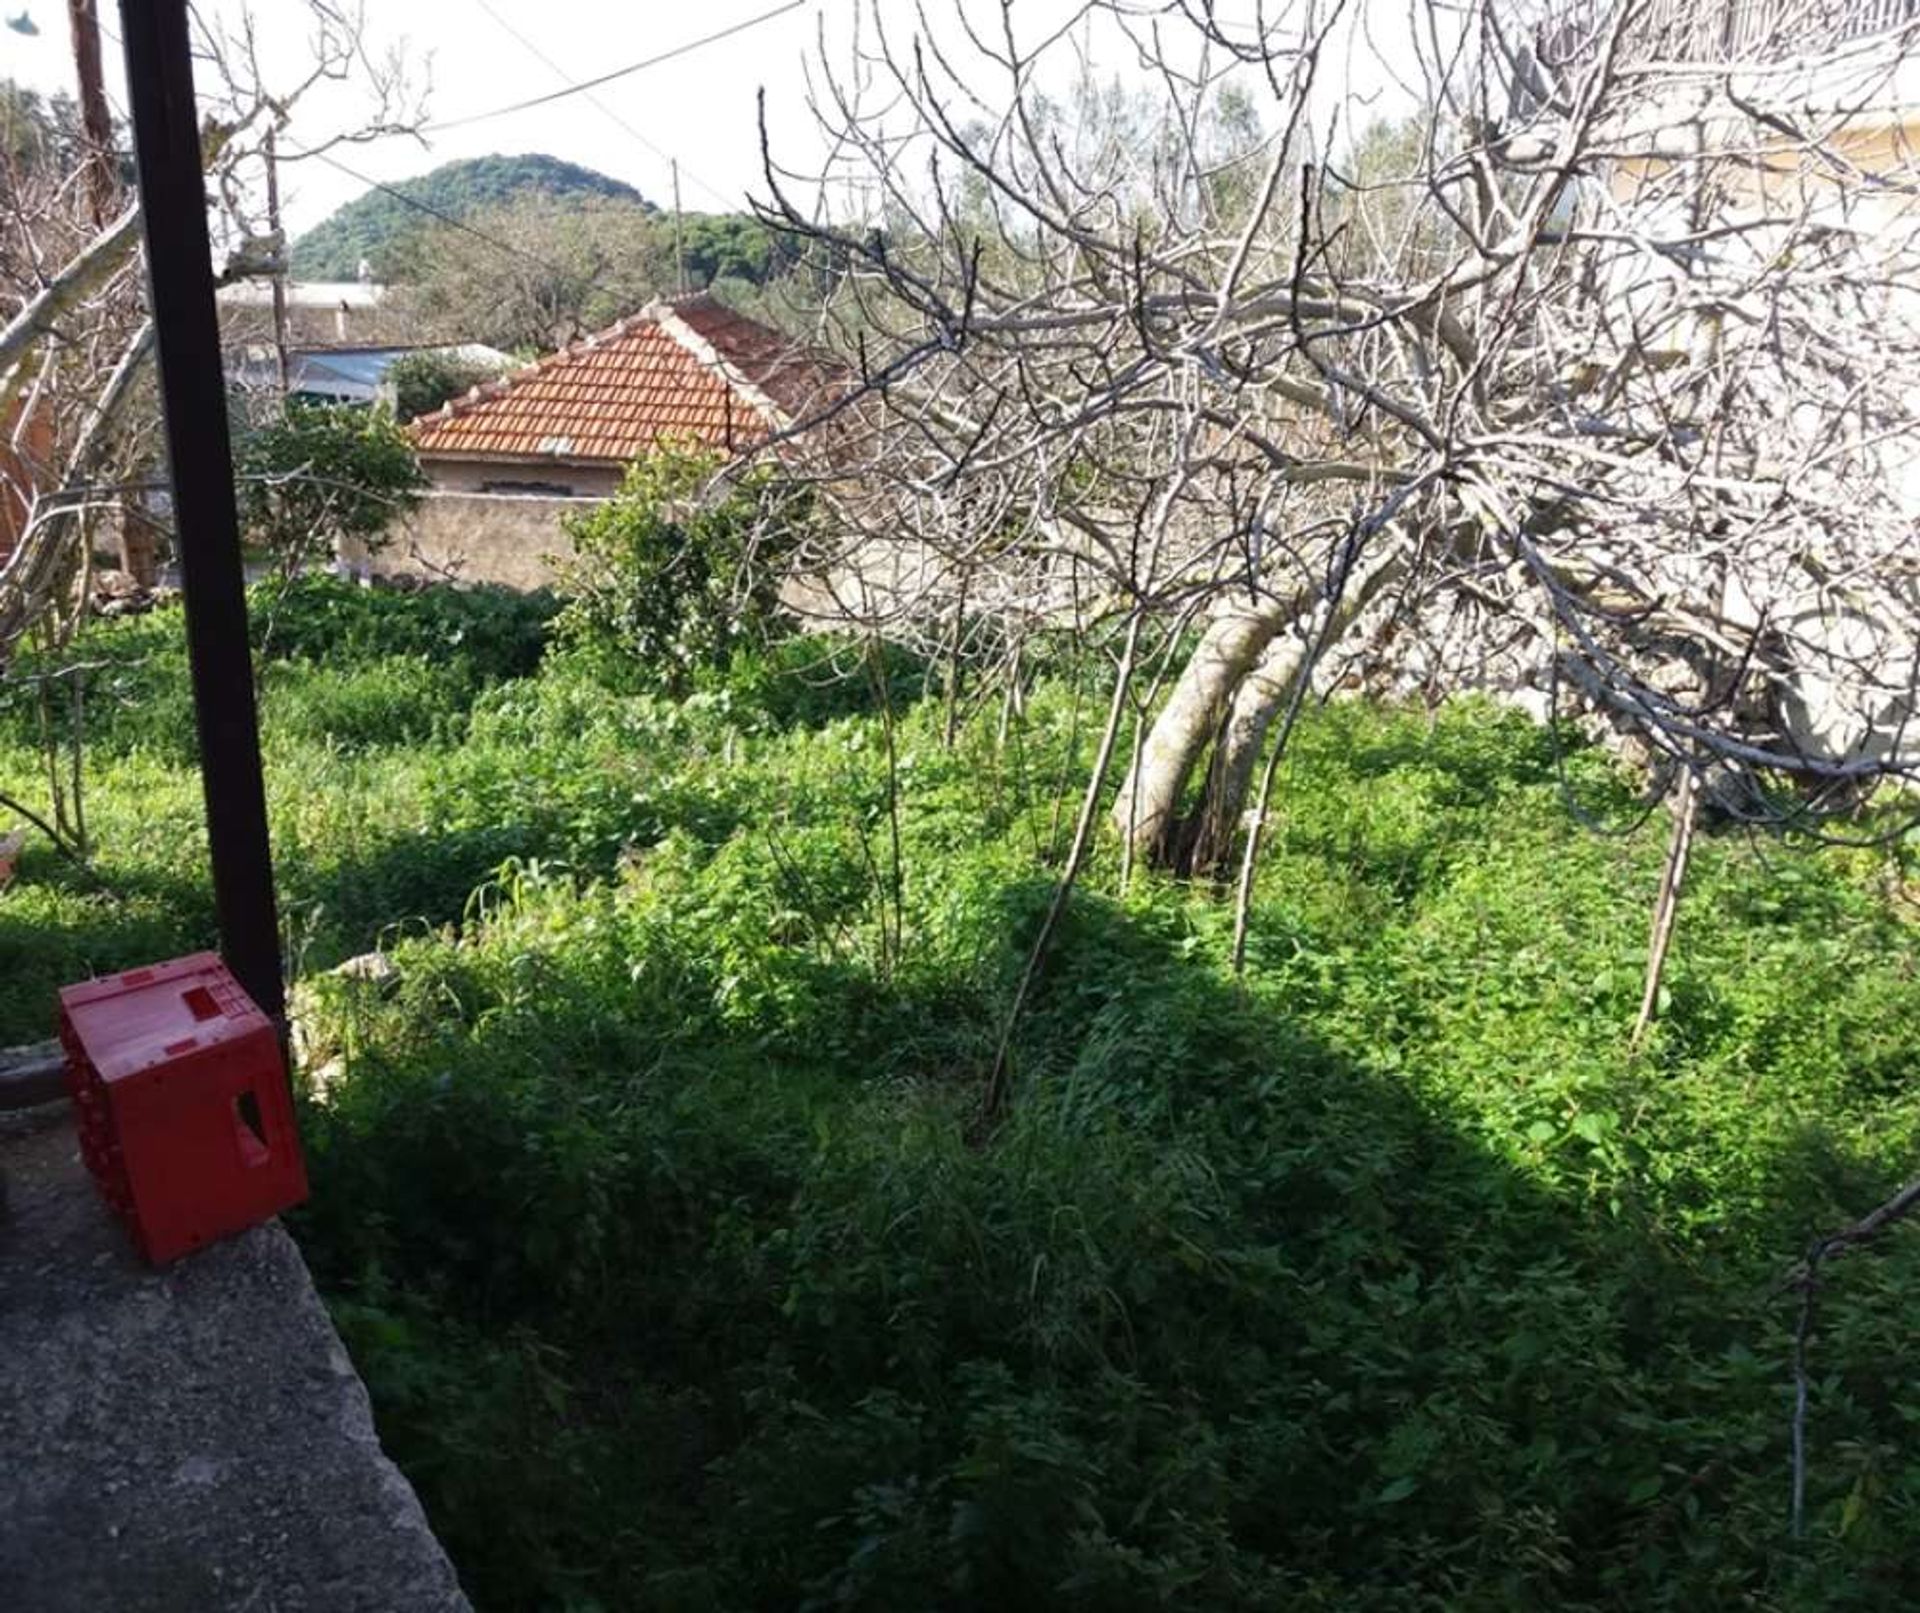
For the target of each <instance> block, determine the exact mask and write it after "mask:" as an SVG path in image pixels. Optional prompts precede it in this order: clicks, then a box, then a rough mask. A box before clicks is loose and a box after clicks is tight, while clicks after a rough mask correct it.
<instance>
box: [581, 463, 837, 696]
mask: <svg viewBox="0 0 1920 1613" xmlns="http://www.w3.org/2000/svg"><path fill="white" fill-rule="evenodd" d="M721 463H722V461H721V458H720V456H719V455H718V454H716V453H712V452H709V451H706V450H703V449H699V448H694V447H687V446H675V445H666V446H663V447H661V448H660V449H658V450H657V451H656V452H654V453H653V454H650V455H649V456H647V457H646V458H645V459H641V460H638V461H636V462H635V463H634V465H633V466H632V467H631V468H630V469H629V470H628V472H627V476H626V480H625V481H624V482H622V483H621V486H620V491H619V492H618V493H617V494H615V495H614V497H613V498H611V499H610V500H608V501H607V502H606V503H604V504H600V505H596V506H595V507H594V508H593V509H591V510H588V511H585V512H582V513H580V514H577V515H573V516H570V517H568V519H567V522H566V530H567V536H568V537H569V538H570V539H572V542H573V548H574V552H575V558H574V559H572V560H571V561H568V562H567V563H565V564H564V565H563V566H562V568H561V581H560V589H561V592H562V594H563V595H565V596H566V597H567V606H566V609H565V610H564V611H562V612H561V614H560V619H559V622H558V624H557V627H558V632H559V634H560V637H561V638H562V639H563V640H564V641H566V642H568V643H571V644H574V645H577V646H579V647H580V648H582V649H583V650H585V651H586V652H588V653H589V654H591V655H593V656H595V657H596V658H597V659H598V660H599V662H600V663H601V664H602V665H603V666H604V667H606V668H607V669H609V670H610V671H612V672H614V673H615V674H616V675H620V674H621V673H622V672H624V673H625V674H626V675H627V676H628V677H633V676H637V677H638V678H639V679H640V680H641V681H642V682H647V683H652V684H655V685H657V686H658V687H661V688H664V689H665V690H666V691H667V692H668V693H669V694H673V695H676V696H677V695H682V694H685V693H686V692H687V690H688V689H689V688H691V687H692V686H693V684H694V682H695V680H696V678H697V677H698V676H699V675H700V674H702V673H706V672H716V671H722V672H723V671H725V670H726V668H727V667H728V666H729V665H730V664H731V662H732V660H733V657H734V655H735V654H736V652H737V651H738V650H739V649H740V648H741V647H742V646H744V645H748V644H752V643H755V642H757V641H759V640H761V639H764V638H766V637H767V636H768V635H770V634H771V633H773V632H774V631H775V628H776V625H777V616H776V612H777V609H778V606H779V597H780V584H781V582H782V580H783V575H784V568H785V564H786V561H787V559H788V557H789V555H790V554H791V552H792V549H793V546H794V544H795V542H796V541H797V537H798V533H799V529H800V525H801V523H802V522H803V521H804V519H805V506H804V500H803V499H802V497H801V496H800V495H797V494H795V493H793V492H791V491H788V490H785V489H782V488H781V487H780V486H779V485H778V484H777V483H776V482H775V481H774V479H773V478H772V477H771V476H770V475H769V474H768V473H766V472H764V471H749V472H748V473H746V474H745V475H744V476H740V477H735V478H727V479H722V478H720V477H719V476H718V472H719V470H720V466H721Z"/></svg>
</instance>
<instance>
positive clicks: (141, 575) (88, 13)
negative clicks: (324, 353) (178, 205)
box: [67, 0, 159, 588]
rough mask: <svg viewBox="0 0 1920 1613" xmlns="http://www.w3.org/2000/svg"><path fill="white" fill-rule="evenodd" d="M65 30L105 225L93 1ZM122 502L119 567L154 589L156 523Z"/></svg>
mask: <svg viewBox="0 0 1920 1613" xmlns="http://www.w3.org/2000/svg"><path fill="white" fill-rule="evenodd" d="M67 33H68V34H69V36H70V37H71V38H72V40H73V74H74V78H75V79H76V80H77V81H78V83H79V88H80V126H81V128H82V130H83V131H84V132H85V134H86V141H87V161H86V170H87V208H88V211H89V212H90V213H91V214H92V215H93V227H94V228H95V229H97V230H98V229H105V228H106V226H107V223H108V221H109V220H110V219H112V218H113V216H114V215H115V213H116V212H118V211H119V208H118V203H119V200H120V197H119V191H120V164H119V159H118V157H117V156H116V155H115V152H114V149H113V113H112V112H111V111H109V110H108V108H107V89H106V85H105V83H104V82H103V80H102V74H101V68H100V16H99V12H98V11H97V10H96V8H95V6H94V0H67ZM118 503H119V506H120V565H121V567H122V569H123V570H125V572H126V574H127V575H128V576H129V577H131V578H132V579H133V580H134V582H135V583H137V584H138V585H139V586H140V587H142V588H151V587H152V586H153V585H154V583H155V581H156V580H157V579H158V577H159V556H158V554H157V552H156V547H155V544H154V535H153V527H152V525H151V523H150V522H149V521H148V519H147V512H146V511H145V510H144V509H143V508H141V506H140V502H139V500H138V498H136V497H135V496H134V495H133V494H131V493H123V494H121V495H120V498H119V500H118ZM89 524H90V523H89Z"/></svg>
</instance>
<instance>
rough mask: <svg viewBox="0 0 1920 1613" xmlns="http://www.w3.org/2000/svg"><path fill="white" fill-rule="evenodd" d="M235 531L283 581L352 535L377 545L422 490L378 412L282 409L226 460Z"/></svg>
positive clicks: (399, 439) (393, 428) (393, 429)
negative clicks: (258, 548) (235, 479)
mask: <svg viewBox="0 0 1920 1613" xmlns="http://www.w3.org/2000/svg"><path fill="white" fill-rule="evenodd" d="M235 468H236V472H237V474H238V476H239V479H240V485H239V501H240V520H241V526H242V528H243V530H244V531H245V532H246V533H247V534H248V536H249V537H250V538H251V539H252V540H253V541H254V542H257V543H260V544H262V545H264V546H265V547H266V549H267V550H268V551H269V553H271V554H272V556H273V558H274V561H275V563H276V564H277V565H278V566H279V567H280V569H281V570H282V571H283V572H285V573H286V574H288V575H291V574H293V573H294V572H297V571H298V570H300V569H301V567H303V566H305V565H308V564H310V563H311V562H313V561H315V560H321V559H326V558H330V557H331V556H332V555H334V554H335V553H337V552H338V550H339V547H340V545H341V543H342V542H344V541H346V540H348V539H354V540H357V541H359V542H360V543H362V544H365V545H367V546H368V547H371V548H377V547H379V545H380V543H381V542H382V539H383V534H384V533H385V532H386V531H387V529H388V528H389V527H390V526H391V525H392V523H393V522H394V521H395V520H397V519H398V518H399V517H401V516H402V515H404V514H406V513H407V511H409V510H410V509H412V508H413V507H414V505H415V504H416V503H418V502H419V494H420V489H422V488H423V487H425V486H426V485H427V479H426V477H425V476H424V475H423V474H422V473H421V470H420V464H419V461H418V460H416V459H415V458H414V454H413V445H412V443H410V442H409V441H408V440H407V435H406V433H405V432H403V431H402V430H401V429H400V427H399V426H398V425H397V424H396V423H395V422H394V418H393V416H392V415H391V414H389V413H387V411H386V410H385V409H381V408H374V409H361V408H353V407H345V406H334V405H327V404H305V403H289V404H288V405H287V406H286V408H285V410H284V411H283V412H282V413H281V415H280V416H279V418H278V419H276V420H272V421H270V422H268V423H267V424H265V425H263V426H258V427H256V428H254V429H253V430H251V431H248V432H247V433H246V434H245V435H244V436H242V437H241V439H240V442H239V445H238V451H237V453H236V454H235Z"/></svg>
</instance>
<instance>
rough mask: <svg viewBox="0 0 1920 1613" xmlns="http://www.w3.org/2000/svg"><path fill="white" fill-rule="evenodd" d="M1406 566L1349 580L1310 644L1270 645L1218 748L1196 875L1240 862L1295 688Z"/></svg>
mask: <svg viewBox="0 0 1920 1613" xmlns="http://www.w3.org/2000/svg"><path fill="white" fill-rule="evenodd" d="M1404 569H1405V561H1404V560H1403V559H1402V558H1401V557H1400V556H1399V555H1398V554H1397V553H1393V552H1389V553H1388V554H1386V555H1383V556H1382V557H1381V558H1380V559H1378V560H1376V561H1375V562H1374V563H1373V564H1372V565H1371V566H1369V567H1368V568H1367V569H1366V570H1364V571H1362V572H1360V574H1359V575H1358V576H1356V577H1354V578H1352V579H1351V580H1350V581H1349V582H1348V583H1347V585H1346V587H1345V589H1343V590H1342V592H1341V595H1340V599H1339V602H1338V603H1337V604H1336V605H1335V606H1334V607H1333V620H1332V621H1331V622H1330V623H1328V624H1327V625H1325V626H1324V627H1323V628H1322V629H1321V630H1320V631H1319V632H1317V633H1313V634H1311V635H1310V636H1309V637H1308V638H1307V639H1306V640H1305V641H1304V642H1303V641H1300V640H1295V639H1291V638H1289V639H1287V640H1286V641H1284V642H1282V643H1277V644H1270V645H1269V646H1268V647H1267V650H1266V653H1265V654H1264V655H1262V656H1261V657H1260V659H1259V661H1258V662H1257V663H1256V664H1255V665H1254V666H1253V667H1252V669H1251V670H1250V671H1248V673H1247V674H1246V676H1245V677H1244V678H1243V679H1242V680H1241V682H1240V686H1239V688H1238V689H1237V690H1235V692H1234V696H1233V705H1232V707H1231V709H1230V710H1229V711H1228V713H1227V719H1226V722H1225V724H1224V725H1223V726H1222V728H1221V730H1220V737H1219V739H1218V741H1217V742H1216V743H1215V745H1214V749H1213V761H1212V764H1211V765H1210V766H1209V767H1208V769H1207V787H1206V792H1205V794H1204V795H1203V797H1202V799H1201V803H1200V812H1199V818H1198V822H1197V823H1196V824H1195V825H1194V827H1193V829H1192V830H1191V832H1190V834H1189V836H1188V838H1189V840H1190V842H1191V846H1192V858H1191V863H1190V866H1191V867H1192V868H1193V870H1194V871H1195V872H1201V871H1206V872H1213V871H1215V870H1221V869H1225V868H1226V867H1227V866H1228V865H1229V864H1230V863H1231V862H1232V860H1233V852H1234V846H1235V844H1236V843H1237V840H1238V836H1239V830H1240V820H1241V817H1242V816H1243V814H1244V813H1245V812H1246V809H1247V794H1248V791H1249V790H1250V789H1251V788H1252V786H1253V776H1254V770H1255V768H1256V767H1258V765H1259V762H1260V753H1261V751H1262V750H1264V749H1265V748H1266V743H1267V735H1268V733H1269V732H1270V731H1271V730H1272V728H1273V722H1274V719H1275V718H1276V717H1278V716H1279V715H1280V713H1281V712H1283V711H1285V710H1286V709H1287V707H1288V706H1289V704H1290V703H1291V702H1292V699H1293V689H1294V684H1295V683H1296V682H1297V681H1298V680H1299V679H1300V678H1301V677H1306V678H1308V679H1311V678H1312V676H1313V673H1314V670H1315V666H1314V664H1313V663H1317V661H1318V660H1319V658H1320V656H1322V655H1324V654H1325V653H1326V651H1327V649H1328V647H1329V646H1331V645H1333V644H1336V643H1338V642H1339V640H1340V639H1341V637H1342V636H1344V635H1345V633H1346V632H1347V630H1348V629H1349V628H1350V627H1352V626H1353V624H1354V621H1355V619H1356V618H1358V617H1359V615H1360V613H1361V612H1362V611H1364V610H1365V609H1366V608H1367V606H1368V605H1370V604H1371V603H1372V602H1373V600H1374V598H1375V597H1376V596H1377V595H1378V594H1379V592H1380V590H1381V589H1382V588H1384V587H1386V585H1387V584H1388V583H1390V582H1392V581H1393V580H1394V579H1395V578H1396V577H1398V576H1399V575H1400V574H1401V572H1402V571H1403V570H1404Z"/></svg>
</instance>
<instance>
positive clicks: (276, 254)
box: [265, 124, 287, 403]
mask: <svg viewBox="0 0 1920 1613" xmlns="http://www.w3.org/2000/svg"><path fill="white" fill-rule="evenodd" d="M265 146H266V157H267V229H268V230H269V231H270V232H271V233H272V236H273V282H272V284H273V367H274V371H275V373H276V374H277V375H278V376H279V377H280V400H281V402H283V403H284V402H285V401H286V397H287V232H286V231H285V230H283V229H281V227H280V159H279V157H278V156H277V155H276V154H275V152H274V149H273V125H272V124H268V125H267V138H266V141H265Z"/></svg>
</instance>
